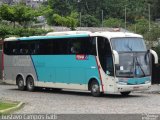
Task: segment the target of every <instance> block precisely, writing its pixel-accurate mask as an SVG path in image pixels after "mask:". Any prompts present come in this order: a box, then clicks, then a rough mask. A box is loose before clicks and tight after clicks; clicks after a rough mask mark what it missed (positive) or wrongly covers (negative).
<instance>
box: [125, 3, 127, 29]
mask: <svg viewBox="0 0 160 120" xmlns="http://www.w3.org/2000/svg"><path fill="white" fill-rule="evenodd" d="M126 29H127V7H126V5H125V32H126Z"/></svg>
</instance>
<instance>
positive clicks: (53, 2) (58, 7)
mask: <svg viewBox="0 0 160 120" xmlns="http://www.w3.org/2000/svg"><path fill="white" fill-rule="evenodd" d="M48 4H49V6H50V7H51V9H53V10H54V12H55V13H56V14H59V15H61V16H68V15H69V14H70V13H71V11H72V10H71V6H70V4H69V3H68V1H67V0H48Z"/></svg>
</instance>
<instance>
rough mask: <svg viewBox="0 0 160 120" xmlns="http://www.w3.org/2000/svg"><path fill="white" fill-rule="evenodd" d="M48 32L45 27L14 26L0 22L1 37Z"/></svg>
mask: <svg viewBox="0 0 160 120" xmlns="http://www.w3.org/2000/svg"><path fill="white" fill-rule="evenodd" d="M47 32H48V31H46V30H44V29H36V28H23V27H12V26H8V25H2V24H0V39H4V38H6V37H10V36H19V37H23V36H36V35H45V34H46V33H47Z"/></svg>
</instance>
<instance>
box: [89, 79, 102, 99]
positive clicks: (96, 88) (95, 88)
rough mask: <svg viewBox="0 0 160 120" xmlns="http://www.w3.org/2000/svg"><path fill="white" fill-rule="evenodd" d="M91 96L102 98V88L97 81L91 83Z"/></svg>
mask: <svg viewBox="0 0 160 120" xmlns="http://www.w3.org/2000/svg"><path fill="white" fill-rule="evenodd" d="M91 94H92V96H94V97H100V96H101V92H100V87H99V84H98V82H97V81H92V83H91Z"/></svg>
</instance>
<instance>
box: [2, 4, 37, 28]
mask: <svg viewBox="0 0 160 120" xmlns="http://www.w3.org/2000/svg"><path fill="white" fill-rule="evenodd" d="M39 15H40V14H39V12H38V11H37V10H34V9H33V8H31V7H29V6H25V5H23V4H16V5H12V6H9V5H7V4H3V5H2V6H0V16H1V18H2V19H3V20H7V21H10V22H13V23H14V26H15V23H16V22H17V23H19V24H20V25H21V26H23V27H27V26H28V24H29V22H33V21H35V18H36V17H37V16H39Z"/></svg>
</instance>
